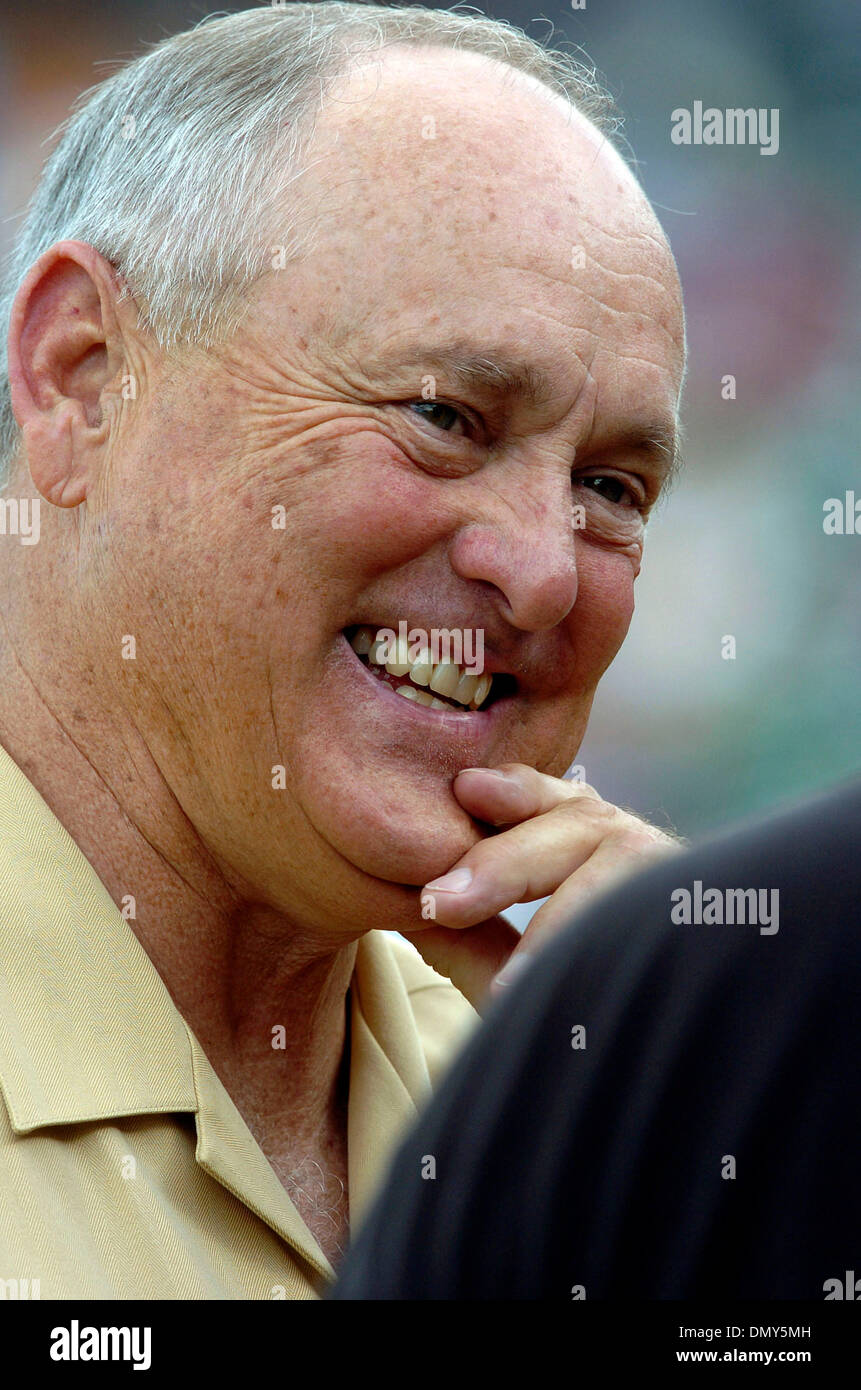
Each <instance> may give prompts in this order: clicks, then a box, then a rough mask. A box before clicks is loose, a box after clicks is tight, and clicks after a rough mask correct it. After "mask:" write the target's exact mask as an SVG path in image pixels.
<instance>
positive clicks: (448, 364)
mask: <svg viewBox="0 0 861 1390" xmlns="http://www.w3.org/2000/svg"><path fill="white" fill-rule="evenodd" d="M363 366H364V367H365V368H366V369H367V368H368V367H370V370H371V371H372V372H373V371H382V372H387V371H392V370H398V371H402V370H406V371H413V370H414V371H415V372H416V379H417V381H418V380H420V378H421V377H425V376H435V375H436V374H437V373H439V374H440V375H443V374H445V375H447V377H448V378H449V379H450V380H451V381H453V382H454V384H455V385H456V386H459V387H462V388H463V389H466V390H469V389H470V388H475V387H479V388H484V389H485V390H492V391H498V392H501V393H503V394H505V395H512V396H520V397H521V398H522V399H524V400H526V401H528V402H529V404H530V405H533V406H541V405H543V404H545V403H546V402H547V401H550V400H552V399H553V398H554V396H556V395H558V391H559V387H558V385H554V383H553V382H552V381H551V379H550V377H549V376H548V375H547V374H546V372H543V371H542V370H541V369H540V368H539V367H536V366H535V365H534V364H533V363H531V362H526V361H524V360H523V359H521V358H518V357H516V356H515V355H513V354H510V353H506V352H494V353H492V354H491V353H480V352H475V351H474V350H472V349H471V348H470V347H469V346H468V345H466V344H463V343H460V342H456V343H451V344H445V345H435V346H433V347H430V346H429V347H428V348H427V350H426V351H423V350H421V349H419V348H416V349H413V348H408V349H406V350H405V351H404V352H403V353H397V354H395V353H392V354H391V355H389V356H387V357H384V358H380V359H377V360H376V361H374V362H372V363H368V362H367V360H366V359H364V360H363ZM616 445H617V446H618V447H620V448H624V447H625V446H627V447H629V448H633V449H638V450H639V451H640V452H642V453H644V454H647V455H649V456H650V457H651V458H652V459H654V460H655V461H656V462H658V463H660V464H661V465H662V466H663V467H664V468H665V469H666V481H669V480H670V479H671V478H674V477H675V475H676V474H677V473H678V471H679V470H680V468H681V467H682V463H683V460H682V456H681V447H680V431H679V427H678V425H677V424H675V423H673V424H670V423H668V424H663V423H654V424H650V425H648V426H646V427H645V428H643V429H639V428H634V427H631V428H629V429H628V430H626V431H624V433H623V434H622V435H621V436H620V437H618V439H617V441H616Z"/></svg>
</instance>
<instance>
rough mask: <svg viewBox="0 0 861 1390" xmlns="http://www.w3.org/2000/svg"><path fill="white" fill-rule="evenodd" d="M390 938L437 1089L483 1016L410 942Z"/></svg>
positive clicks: (401, 938) (432, 1081) (389, 935)
mask: <svg viewBox="0 0 861 1390" xmlns="http://www.w3.org/2000/svg"><path fill="white" fill-rule="evenodd" d="M386 939H387V941H388V944H389V949H390V950H391V952H392V956H393V957H394V960H395V964H396V965H397V967H398V970H399V972H400V975H401V979H402V980H403V982H404V986H405V988H406V991H407V994H408V995H409V999H410V1006H411V1008H412V1011H413V1017H414V1018H415V1021H416V1028H417V1029H418V1033H419V1037H420V1038H421V1042H422V1048H423V1050H424V1054H425V1060H426V1062H427V1067H428V1073H429V1075H430V1079H431V1084H432V1085H433V1086H436V1084H437V1081H438V1079H439V1077H440V1076H441V1075H442V1073H443V1072H444V1071H445V1070H446V1068H447V1067H448V1066H449V1065H450V1063H451V1062H452V1060H453V1058H454V1056H455V1054H456V1053H457V1052H459V1051H460V1048H461V1046H462V1045H463V1044H464V1043H465V1042H466V1041H467V1039H468V1038H469V1036H470V1035H471V1033H472V1031H473V1029H474V1028H475V1027H476V1026H477V1025H478V1023H479V1022H480V1017H479V1015H478V1014H477V1013H476V1011H475V1009H474V1008H473V1007H472V1005H471V1004H470V1003H469V1001H468V1000H467V999H465V998H464V996H463V995H462V994H461V992H460V990H459V989H457V988H456V987H455V986H454V985H453V984H452V982H451V980H447V979H446V978H445V976H444V975H438V974H437V972H436V971H435V970H434V969H432V967H431V966H429V965H428V964H427V962H426V961H424V960H422V958H421V956H420V955H419V953H418V951H417V950H416V948H415V947H414V946H411V945H410V943H409V942H408V941H405V940H404V939H403V937H400V936H396V935H395V934H394V932H387V933H386Z"/></svg>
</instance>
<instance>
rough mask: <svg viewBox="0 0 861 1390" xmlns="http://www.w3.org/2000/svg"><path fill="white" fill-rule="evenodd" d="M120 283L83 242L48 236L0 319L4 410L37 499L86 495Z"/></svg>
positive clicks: (114, 356)
mask: <svg viewBox="0 0 861 1390" xmlns="http://www.w3.org/2000/svg"><path fill="white" fill-rule="evenodd" d="M119 294H120V282H119V279H118V277H117V274H116V272H115V271H114V269H113V267H112V266H111V265H110V264H109V263H108V261H106V260H105V259H104V257H103V256H101V255H100V254H99V252H98V251H96V249H95V248H94V247H93V246H88V245H87V244H86V243H84V242H81V241H58V242H57V244H56V245H55V246H52V247H51V248H50V250H48V251H46V252H45V253H44V254H43V255H42V256H40V257H39V259H38V261H36V262H35V264H34V265H33V266H31V267H30V270H29V271H28V272H27V276H26V278H25V280H24V281H23V283H22V285H21V287H20V289H19V290H18V293H17V295H16V296H15V302H14V305H13V308H12V318H11V323H10V327H9V383H10V387H11V392H12V408H13V410H14V412H15V418H16V420H17V421H18V424H19V425H20V427H21V430H22V433H23V436H24V445H25V449H26V455H27V462H28V464H29V467H30V473H31V476H32V478H33V482H34V484H35V486H36V487H37V488H38V490H39V492H40V493H41V494H42V496H43V497H44V498H45V500H46V501H47V502H52V503H53V504H54V505H55V506H57V507H76V506H77V505H78V504H79V503H80V502H82V501H83V500H84V498H85V497H86V496H87V493H88V491H89V488H90V486H91V484H92V482H93V479H94V477H95V474H96V471H97V469H98V466H99V464H100V462H101V459H102V450H103V447H104V445H105V443H106V442H107V439H108V434H109V428H110V417H109V416H108V415H107V414H106V413H105V412H103V409H102V405H103V400H102V395H103V392H104V390H105V387H106V386H107V385H108V383H109V382H111V381H112V380H114V378H115V377H116V375H117V373H118V372H119V371H120V370H121V363H120V360H119V357H118V334H117V321H116V302H117V299H118V298H119Z"/></svg>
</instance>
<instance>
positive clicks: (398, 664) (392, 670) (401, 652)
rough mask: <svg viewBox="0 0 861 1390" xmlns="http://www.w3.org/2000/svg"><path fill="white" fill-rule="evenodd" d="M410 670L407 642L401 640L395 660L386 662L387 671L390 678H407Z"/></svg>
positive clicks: (396, 650)
mask: <svg viewBox="0 0 861 1390" xmlns="http://www.w3.org/2000/svg"><path fill="white" fill-rule="evenodd" d="M409 669H410V659H409V655H408V647H407V644H406V642H405V641H401V639H400V638H399V639H398V643H397V646H396V648H395V654H394V657H393V659H392V660H391V661H387V662H386V670H387V671H388V673H389V675H390V676H405V675H406V674H407V672H408V671H409Z"/></svg>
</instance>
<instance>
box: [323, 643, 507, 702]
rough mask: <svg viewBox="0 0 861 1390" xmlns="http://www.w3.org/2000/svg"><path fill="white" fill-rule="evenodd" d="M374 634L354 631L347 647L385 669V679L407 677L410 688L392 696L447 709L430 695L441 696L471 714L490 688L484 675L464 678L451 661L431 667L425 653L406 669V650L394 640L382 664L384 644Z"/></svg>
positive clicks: (406, 645) (408, 661)
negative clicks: (391, 654)
mask: <svg viewBox="0 0 861 1390" xmlns="http://www.w3.org/2000/svg"><path fill="white" fill-rule="evenodd" d="M377 631H378V629H377V628H374V627H368V626H367V625H364V626H362V627H360V628H357V629H356V631H355V633H354V634H353V637H352V638H351V640H350V646H351V647H352V648H353V651H354V652H355V653H356V655H357V656H365V657H367V659H368V662H369V664H370V665H372V666H379V667H383V666H385V670H386V671H387V672H388V673H389V675H391V676H407V675H408V676H409V678H410V681H411V684H410V685H399V686H398V687H397V689H396V692H395V693H396V694H398V695H402V696H403V697H404V699H406V700H413V701H414V702H415V703H416V704H419V705H426V706H428V707H429V708H431V709H450V708H451V706H450V705H447V704H445V702H444V701H443V700H437V699H435V698H434V695H433V694H431V691H433V692H435V693H436V695H444V696H445V697H446V699H448V700H456V701H457V703H458V704H460V705H464V706H465V707H467V708H469V709H473V710H477V709H479V708H480V706H481V705H483V704H484V701H485V700H486V699H487V697H488V694H489V693H490V687H491V685H492V684H493V677H492V676H490V675H488V674H487V673H486V672H485V674H484V675H483V676H470V675H467V674H466V673H465V672H462V671H461V668H460V667H459V666H457V665H456V664H455V663H454V662H452V661H441V662H440V663H439V664H438V665H437V666H436V667H434V665H433V663H432V661H431V659H430V652H429V651H424V652H422V653H421V655H420V656H419V659H418V661H414V662H413V663H412V665H410V660H409V646H408V644H407V643H406V642H405V641H404V640H403V639H401V638H399V639H398V642H397V646H396V648H395V651H394V654H393V656H392V659H391V661H387V662H385V663H383V660H382V654H383V653H384V652H385V648H386V645H387V644H386V643H385V641H377V635H376V634H377ZM416 686H426V687H429V689H424V690H417V689H416V688H415V687H416Z"/></svg>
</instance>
